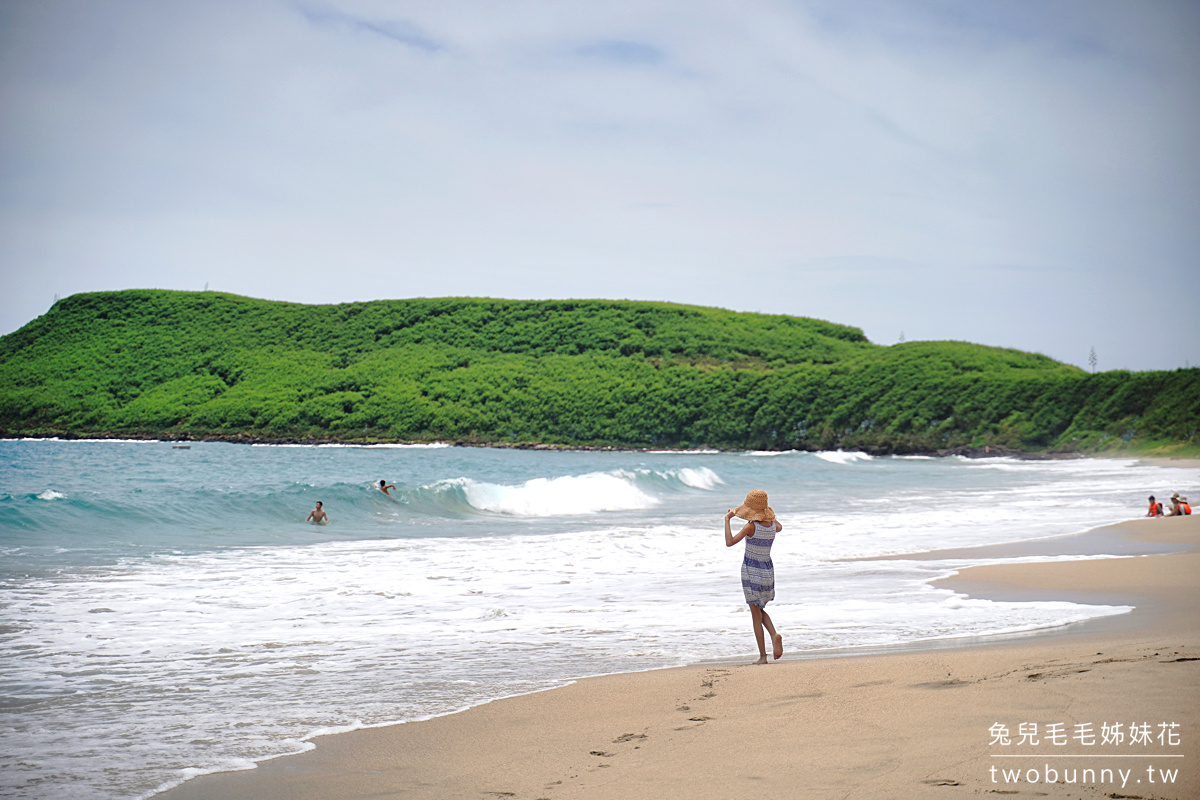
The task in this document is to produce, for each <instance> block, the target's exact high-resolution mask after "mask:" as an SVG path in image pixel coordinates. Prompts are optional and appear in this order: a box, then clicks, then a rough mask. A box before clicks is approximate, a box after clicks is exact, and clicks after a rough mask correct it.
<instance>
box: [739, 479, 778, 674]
mask: <svg viewBox="0 0 1200 800" xmlns="http://www.w3.org/2000/svg"><path fill="white" fill-rule="evenodd" d="M734 517H741V518H742V519H744V520H746V525H745V527H744V528H742V529H741V530H740V531H738V532H737V533H736V534H735V533H733V532H732V531H731V530H730V529H729V521H730V520H731V519H733V518H734ZM781 530H783V525H781V524H780V522H779V520H777V519H775V512H774V511H772V510H771V507H770V506H768V505H767V493H766V492H764V491H762V490H761V489H755V490H754V491H752V492H750V494H748V495H746V502H744V503H742V504H741V505H740V506H738V507H737V508H731V509H729V510H728V511H726V512H725V546H726V547H733V546H734V545H735V544H737V543H738V542H740V541H741V540H743V539H745V540H746V555H745V556H744V557H743V558H742V592H743V593H744V594H745V595H746V603H747V604H748V605H749V606H750V617H751V621H752V623H753V626H754V640H755V641H756V642H758V661H756V662H755V663H756V664H766V663H767V647H766V641H765V638H764V637H763V627H764V626H765V627H766V629H767V632H768V633H769V634H771V651H772V653H771V654H772V655H773V656H775V658H776V660H778V659H779V657H780V656H782V655H783V637H782V636H780V635H779V634H778V633H777V632H776V631H775V625H774V624H773V623H772V622H771V616H770V615H769V614H768V613H767V608H766V606H767V603H768V602H770V601H771V600H774V599H775V565H774V564H773V563H772V562H771V544H772V543H773V542H774V541H775V534H776V533H778V532H779V531H781Z"/></svg>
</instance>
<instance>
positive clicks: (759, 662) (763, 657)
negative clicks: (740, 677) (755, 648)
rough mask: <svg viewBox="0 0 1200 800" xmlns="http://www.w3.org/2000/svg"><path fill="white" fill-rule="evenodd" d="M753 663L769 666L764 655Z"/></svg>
mask: <svg viewBox="0 0 1200 800" xmlns="http://www.w3.org/2000/svg"><path fill="white" fill-rule="evenodd" d="M754 663H755V664H769V663H770V662H769V661H767V657H766V656H765V655H763V656H759V659H758V661H755V662H754Z"/></svg>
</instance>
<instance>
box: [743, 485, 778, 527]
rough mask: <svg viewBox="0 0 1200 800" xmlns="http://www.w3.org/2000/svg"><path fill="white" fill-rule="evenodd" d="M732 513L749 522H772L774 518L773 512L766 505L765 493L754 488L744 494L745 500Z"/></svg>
mask: <svg viewBox="0 0 1200 800" xmlns="http://www.w3.org/2000/svg"><path fill="white" fill-rule="evenodd" d="M733 513H734V514H735V515H737V516H739V517H741V518H742V519H745V520H750V521H751V522H773V521H774V520H775V512H774V511H772V510H771V507H770V506H769V505H767V493H766V492H764V491H763V490H762V489H755V490H754V491H752V492H750V494H748V495H746V502H744V503H742V504H741V505H740V506H738V507H737V508H736V509H735V510H734V512H733Z"/></svg>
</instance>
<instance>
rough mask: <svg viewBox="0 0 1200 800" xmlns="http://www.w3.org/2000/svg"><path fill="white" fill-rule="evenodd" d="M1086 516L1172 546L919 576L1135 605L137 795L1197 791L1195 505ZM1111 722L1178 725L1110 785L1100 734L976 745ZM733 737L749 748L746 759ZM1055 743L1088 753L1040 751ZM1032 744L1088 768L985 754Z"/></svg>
mask: <svg viewBox="0 0 1200 800" xmlns="http://www.w3.org/2000/svg"><path fill="white" fill-rule="evenodd" d="M1089 535H1092V536H1097V537H1111V536H1113V535H1119V536H1123V537H1127V538H1129V539H1133V540H1135V541H1138V542H1144V543H1146V544H1149V545H1153V546H1157V545H1161V544H1164V543H1165V544H1167V545H1169V546H1170V548H1171V550H1172V551H1171V552H1165V553H1158V554H1153V555H1137V556H1132V557H1119V558H1114V559H1102V560H1097V559H1090V560H1072V561H1056V562H1032V563H1019V564H998V565H983V566H975V567H970V568H967V569H965V570H962V571H960V572H958V573H957V574H955V575H953V576H951V577H949V578H944V579H941V580H940V581H937V582H936V583H937V585H941V586H945V587H947V588H951V589H953V590H955V591H958V592H961V593H964V594H966V595H968V596H969V597H981V598H988V599H1033V598H1037V599H1039V600H1048V599H1071V600H1072V601H1073V602H1086V600H1085V599H1082V598H1093V602H1095V600H1096V599H1099V598H1107V599H1109V600H1111V599H1113V598H1116V599H1119V600H1121V602H1122V603H1123V604H1132V605H1134V606H1135V608H1134V610H1133V611H1131V612H1129V613H1127V614H1120V615H1117V616H1115V617H1114V616H1109V617H1103V618H1098V619H1093V620H1088V621H1086V622H1083V623H1073V624H1071V625H1068V626H1062V627H1060V628H1057V629H1047V630H1043V631H1031V632H1025V633H1023V634H1018V635H1014V636H1011V637H1010V636H1001V637H987V638H986V639H981V640H978V641H961V640H952V639H951V640H932V641H931V642H929V644H930V645H932V646H922V644H924V643H914V646H912V647H911V649H907V648H906V649H900V648H888V649H879V648H874V649H872V651H870V652H841V653H825V654H815V653H807V654H806V653H799V654H794V655H785V657H784V659H783V660H782V661H780V662H777V663H776V664H773V665H771V667H769V668H760V667H750V666H746V665H745V664H743V663H741V662H738V663H730V662H706V663H702V664H694V665H689V666H683V667H674V668H668V669H656V670H648V671H645V672H635V673H619V674H615V675H605V676H599V677H591V678H583V679H580V680H578V681H574V682H572V683H570V684H568V685H566V686H562V687H559V688H556V689H554V690H553V691H549V690H546V691H541V692H535V693H533V694H527V695H518V696H515V697H507V698H503V699H497V700H492V701H489V702H487V703H484V704H482V705H478V706H474V707H472V708H469V709H467V710H464V711H460V712H456V713H454V714H450V715H445V716H440V717H434V718H431V719H427V720H423V721H420V722H405V723H394V724H390V725H387V726H382V727H373V728H363V729H359V730H355V731H350V732H342V733H337V734H332V735H328V736H318V737H313V739H312V743H313V744H314V748H313V749H310V750H308V751H306V752H303V753H300V754H295V755H288V756H280V757H276V758H273V759H270V760H268V761H264V762H260V763H259V764H258V766H257V768H256V769H254V770H249V771H239V772H222V773H211V774H208V775H203V776H199V777H196V778H193V779H192V780H189V781H187V782H185V783H183V784H181V785H179V786H177V787H175V788H172V789H169V790H167V791H165V792H163V793H161V794H159V795H156V796H157V797H161V798H165V800H189V799H193V800H194V799H195V798H212V797H221V798H241V797H245V798H252V797H253V798H264V799H265V800H283V798H308V797H312V798H322V800H341V799H342V798H346V799H349V798H360V797H363V798H365V797H368V796H369V797H409V796H415V797H430V798H440V797H446V798H451V797H455V798H457V797H476V796H511V797H516V798H529V799H530V800H537V798H552V799H553V800H558V799H559V798H574V797H579V798H592V797H595V798H606V797H618V796H619V797H630V798H634V800H639V799H640V798H645V800H650V798H659V797H665V796H690V797H700V798H705V797H711V798H714V799H715V798H719V797H731V796H739V797H740V796H749V795H750V794H754V795H755V796H759V797H768V798H770V797H780V798H783V797H794V796H797V794H796V789H795V787H798V786H807V787H809V788H810V791H808V792H800V794H801V795H803V796H816V797H826V796H837V797H863V798H866V797H874V796H880V794H883V795H884V796H889V797H914V798H916V797H921V798H924V797H929V796H936V797H941V796H945V797H964V796H966V795H967V794H973V793H977V792H980V791H983V792H987V791H1000V792H1005V793H1014V790H1016V791H1018V792H1020V793H1021V794H1025V793H1027V792H1032V791H1034V790H1035V789H1036V790H1037V791H1038V792H1048V793H1049V796H1062V797H1068V796H1069V797H1089V798H1090V797H1097V798H1099V797H1107V796H1110V794H1112V793H1113V792H1121V793H1122V794H1124V793H1126V792H1127V793H1128V794H1125V796H1128V797H1145V798H1151V797H1153V798H1185V797H1192V796H1195V795H1196V794H1197V793H1198V792H1200V776H1198V774H1197V773H1200V769H1198V768H1197V765H1196V762H1195V759H1196V757H1197V755H1198V754H1200V747H1197V741H1198V739H1200V710H1197V706H1198V705H1200V704H1197V703H1195V702H1194V701H1193V702H1190V703H1189V702H1187V700H1186V698H1197V697H1200V691H1198V688H1200V636H1198V635H1197V634H1198V631H1197V629H1196V624H1195V622H1194V620H1196V619H1200V616H1197V614H1198V613H1200V591H1198V590H1197V587H1196V583H1197V581H1196V580H1195V576H1197V575H1200V552H1198V548H1200V517H1197V516H1193V517H1186V518H1182V519H1174V518H1170V519H1146V520H1131V521H1128V522H1123V523H1119V524H1117V525H1114V526H1105V527H1103V528H1098V529H1095V530H1093V531H1089V532H1088V533H1085V534H1080V535H1076V537H1074V538H1076V539H1077V540H1078V543H1080V544H1083V543H1084V542H1085V541H1086V539H1087V537H1088V536H1089ZM1057 538H1063V539H1067V538H1073V537H1057ZM1001 547H1002V546H1001ZM987 549H988V548H978V549H973V552H975V553H977V554H978V553H979V552H980V551H986V550H987ZM923 555H925V554H919V555H909V556H905V558H907V559H915V558H920V557H922V556H923ZM929 555H935V554H929ZM946 557H949V556H946ZM984 557H986V555H985V556H984ZM747 635H748V634H747ZM901 647H903V646H901ZM1181 700H1183V702H1182V703H1181V702H1180V701H1181ZM1143 717H1144V718H1145V720H1142V718H1143ZM1114 720H1122V721H1124V722H1122V723H1121V724H1132V722H1133V721H1135V720H1137V721H1146V722H1152V723H1153V724H1154V725H1156V726H1157V725H1159V724H1163V723H1172V724H1178V725H1180V726H1181V727H1180V728H1179V731H1181V734H1180V736H1181V742H1180V744H1179V745H1178V746H1176V747H1174V748H1172V749H1171V752H1170V753H1168V755H1183V756H1185V757H1184V758H1175V759H1174V760H1173V761H1172V762H1165V761H1163V760H1162V759H1160V760H1159V764H1160V767H1161V766H1163V765H1164V764H1165V767H1163V768H1177V769H1178V774H1177V777H1176V780H1175V781H1174V782H1172V783H1171V784H1170V785H1169V786H1166V785H1156V786H1155V787H1153V788H1151V787H1150V786H1149V785H1148V784H1141V785H1140V786H1138V785H1137V784H1134V783H1132V782H1133V781H1136V780H1138V778H1137V777H1135V776H1133V774H1132V773H1128V774H1127V775H1126V780H1125V782H1124V783H1123V784H1122V783H1119V778H1120V776H1121V773H1120V772H1116V773H1111V775H1110V774H1109V773H1104V772H1100V771H1099V770H1104V769H1109V770H1111V769H1114V766H1113V765H1120V769H1131V768H1132V767H1133V766H1136V767H1137V769H1139V770H1144V769H1145V768H1146V764H1144V763H1143V759H1142V758H1136V759H1134V758H1128V756H1129V753H1127V752H1122V753H1121V755H1122V756H1123V758H1122V759H1117V758H1115V757H1113V756H1114V755H1115V754H1114V753H1112V752H1111V751H1112V750H1113V746H1109V747H1104V748H1094V749H1091V750H1087V749H1085V748H1084V746H1083V745H1081V744H1079V743H1077V742H1072V741H1069V740H1068V744H1069V745H1071V746H1067V747H1054V746H1053V745H1050V746H1048V747H1043V748H1042V749H1040V750H1036V751H1035V750H1030V749H1029V748H1026V749H1025V750H1024V751H1020V753H1021V754H1022V758H1018V759H1011V758H1000V757H999V756H1010V755H1014V754H1017V753H1018V750H1017V749H1016V748H1010V750H1012V753H1008V752H1003V753H1000V752H996V751H997V749H998V748H999V747H1000V746H999V745H994V746H992V745H989V729H990V726H992V725H993V724H997V723H1000V724H1004V725H1006V726H1008V727H1009V728H1010V729H1011V731H1010V732H1011V733H1012V735H1013V738H1014V739H1015V738H1016V733H1017V729H1018V726H1019V725H1021V724H1026V723H1030V724H1032V723H1038V724H1040V725H1041V726H1045V725H1048V724H1055V723H1061V724H1064V725H1066V726H1067V729H1068V730H1070V728H1071V726H1074V725H1080V724H1086V725H1091V726H1093V727H1094V728H1095V732H1096V733H1097V738H1098V733H1099V728H1100V726H1101V724H1102V723H1103V724H1109V723H1113V722H1114ZM1156 730H1157V728H1156ZM748 742H754V748H755V752H756V753H759V752H760V751H761V755H760V756H756V758H755V759H747V758H746V757H745V754H744V751H745V744H746V743H748ZM1050 748H1053V749H1050ZM1102 750H1103V751H1104V754H1103V755H1098V756H1093V755H1091V754H1092V753H1101V751H1102ZM1064 752H1066V753H1070V754H1072V755H1078V756H1083V755H1086V756H1088V757H1087V758H1080V759H1078V760H1072V759H1060V760H1055V759H1057V758H1058V757H1059V756H1060V754H1063V753H1064ZM1143 752H1145V750H1144V748H1143ZM1154 752H1155V753H1160V754H1161V750H1155V751H1154ZM801 753H802V754H804V755H803V756H802V757H801V756H798V754H801ZM1134 754H1137V751H1134ZM1026 755H1027V757H1026ZM1043 755H1044V756H1045V757H1043ZM1106 758H1108V759H1109V760H1105V759H1106ZM1039 759H1040V760H1039ZM1035 761H1036V762H1037V763H1036V765H1034V766H1036V768H1037V769H1038V770H1043V767H1045V770H1052V771H1053V774H1054V775H1058V772H1057V770H1058V768H1059V766H1061V765H1062V764H1066V765H1068V766H1071V765H1078V766H1079V767H1083V765H1084V764H1089V765H1091V767H1088V768H1090V769H1092V770H1093V773H1092V777H1093V778H1094V780H1093V782H1092V783H1091V784H1084V783H1082V782H1079V781H1076V782H1068V781H1067V780H1066V775H1067V774H1068V773H1065V769H1064V777H1063V779H1062V780H1060V781H1051V782H1046V781H1044V780H1043V781H1041V782H1040V783H1038V784H1037V786H1036V787H1035V786H1033V785H1030V782H1029V781H1024V782H1020V781H1018V782H1017V783H1012V784H1006V783H1004V782H1003V781H1001V782H997V780H996V778H995V775H996V773H994V772H993V771H992V768H993V767H996V766H997V765H1000V766H1001V767H1006V768H1012V767H1013V766H1014V764H1019V765H1021V766H1022V768H1023V769H1026V770H1027V771H1026V773H1025V777H1026V778H1027V777H1028V776H1029V774H1030V773H1029V771H1028V770H1029V769H1032V767H1025V766H1024V765H1025V764H1026V763H1029V764H1032V763H1033V762H1035ZM1043 762H1046V763H1045V764H1043ZM1051 762H1053V763H1051ZM1176 762H1179V763H1176ZM767 764H771V765H772V766H771V768H768V767H767ZM1055 765H1059V766H1055ZM1151 766H1153V765H1151ZM1000 774H1001V775H1003V774H1004V773H1000ZM1040 774H1042V775H1043V776H1044V777H1045V776H1049V775H1050V774H1051V773H1050V772H1048V771H1043V772H1042V773H1040ZM1139 774H1141V773H1139ZM1097 776H1098V777H1097ZM1106 776H1107V777H1111V778H1112V779H1111V780H1107V781H1106V780H1104V778H1105V777H1106ZM1006 786H1007V788H1006ZM935 787H936V788H935ZM1135 787H1136V788H1135Z"/></svg>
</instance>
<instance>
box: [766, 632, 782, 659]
mask: <svg viewBox="0 0 1200 800" xmlns="http://www.w3.org/2000/svg"><path fill="white" fill-rule="evenodd" d="M773 641H774V644H775V651H774V652H773V653H772V654H771V655H773V656H775V660H776V661H778V660H779V657H780V656H781V655H783V636H782V635H781V634H778V633H777V634H775V638H774V640H773ZM763 658H764V659H765V658H766V656H763Z"/></svg>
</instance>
